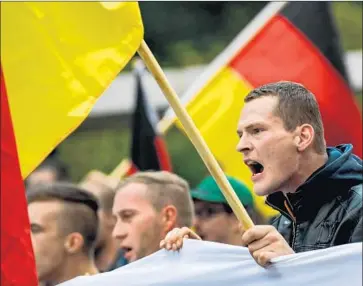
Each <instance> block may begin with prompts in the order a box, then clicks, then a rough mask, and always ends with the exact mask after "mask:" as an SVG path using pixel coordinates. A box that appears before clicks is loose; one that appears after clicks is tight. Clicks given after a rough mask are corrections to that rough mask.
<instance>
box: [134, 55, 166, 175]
mask: <svg viewBox="0 0 363 286" xmlns="http://www.w3.org/2000/svg"><path fill="white" fill-rule="evenodd" d="M146 72H147V71H146V68H145V66H144V64H143V62H142V61H141V60H138V61H136V62H135V70H134V73H135V79H136V106H135V111H134V114H133V118H132V142H131V158H132V171H137V170H142V171H143V170H164V171H171V169H172V167H171V161H170V158H169V154H168V149H167V147H166V144H165V141H164V139H163V138H162V135H161V134H160V132H159V131H158V129H157V123H158V121H159V119H158V115H157V113H156V111H155V110H154V109H153V107H152V106H151V105H150V103H149V98H148V94H147V90H146V89H145V88H144V84H143V78H144V75H145V73H146ZM129 173H130V172H129ZM131 173H132V172H131Z"/></svg>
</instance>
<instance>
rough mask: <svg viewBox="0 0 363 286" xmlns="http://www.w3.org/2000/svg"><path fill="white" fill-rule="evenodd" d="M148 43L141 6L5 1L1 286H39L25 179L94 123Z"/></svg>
mask: <svg viewBox="0 0 363 286" xmlns="http://www.w3.org/2000/svg"><path fill="white" fill-rule="evenodd" d="M142 38H143V24H142V21H141V15H140V11H139V7H138V4H137V3H131V2H130V3H119V2H118V3H115V2H111V3H107V2H105V3H102V2H101V3H100V2H88V3H86V2H82V3H81V2H2V3H1V285H4V286H10V285H16V286H22V285H24V286H35V285H38V282H37V281H36V280H37V279H36V274H35V266H34V258H33V253H32V248H31V242H30V236H29V233H30V229H29V219H28V216H27V204H26V199H25V190H24V184H23V179H24V178H26V177H27V175H28V174H29V173H30V172H31V171H32V170H33V169H34V168H35V167H36V166H37V165H38V164H39V163H40V162H41V161H42V160H43V159H44V158H45V157H46V156H47V155H48V154H49V153H50V152H51V151H52V150H53V149H54V147H56V146H57V145H58V144H59V143H60V142H61V141H62V140H63V139H65V138H66V137H67V136H68V135H69V134H70V133H71V132H72V131H73V130H74V129H76V128H77V127H78V126H79V125H80V124H81V122H82V121H83V120H84V119H85V118H86V117H87V115H88V114H89V112H90V110H91V108H92V106H93V104H94V103H95V102H96V100H97V98H98V97H99V96H100V95H101V94H102V93H103V91H104V90H105V89H106V88H107V87H108V85H109V84H110V83H111V82H112V80H113V79H114V78H115V77H116V75H117V74H118V73H119V72H120V71H121V69H122V68H123V67H124V66H125V65H126V64H127V62H128V61H129V60H130V58H131V57H132V56H133V54H134V53H135V52H136V50H137V48H138V47H139V45H140V43H141V40H142Z"/></svg>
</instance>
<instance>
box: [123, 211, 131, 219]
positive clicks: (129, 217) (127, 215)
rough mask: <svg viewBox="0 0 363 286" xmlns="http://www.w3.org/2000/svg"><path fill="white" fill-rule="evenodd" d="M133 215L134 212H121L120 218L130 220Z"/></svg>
mask: <svg viewBox="0 0 363 286" xmlns="http://www.w3.org/2000/svg"><path fill="white" fill-rule="evenodd" d="M133 216H134V213H129V212H128V213H123V214H122V216H121V218H122V220H130V219H132V217H133Z"/></svg>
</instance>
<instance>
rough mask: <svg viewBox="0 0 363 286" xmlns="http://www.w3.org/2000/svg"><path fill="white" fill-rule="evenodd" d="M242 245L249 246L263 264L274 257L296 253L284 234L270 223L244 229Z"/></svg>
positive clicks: (253, 254) (258, 261) (257, 260)
mask: <svg viewBox="0 0 363 286" xmlns="http://www.w3.org/2000/svg"><path fill="white" fill-rule="evenodd" d="M242 245H243V246H246V247H248V250H249V251H250V253H251V255H252V256H253V258H254V259H255V260H256V262H257V263H258V264H260V265H261V266H266V265H267V264H268V263H269V262H270V261H271V259H272V258H275V257H279V256H283V255H288V254H293V253H294V251H293V250H292V248H291V247H290V246H289V244H288V243H287V242H286V240H285V239H284V238H283V237H282V235H281V234H280V233H279V232H278V231H277V230H276V228H274V227H273V226H270V225H256V226H253V227H251V228H250V229H248V230H246V231H242Z"/></svg>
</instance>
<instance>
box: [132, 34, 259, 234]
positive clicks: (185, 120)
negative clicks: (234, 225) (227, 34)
mask: <svg viewBox="0 0 363 286" xmlns="http://www.w3.org/2000/svg"><path fill="white" fill-rule="evenodd" d="M138 54H139V55H140V57H141V58H142V60H143V61H144V63H145V65H146V67H147V68H148V70H149V71H150V73H151V74H152V75H153V76H154V78H155V80H156V82H157V83H158V85H159V86H160V88H161V90H162V91H163V93H164V95H165V97H166V99H167V100H168V102H169V104H170V106H171V107H172V108H173V110H174V112H175V114H176V115H177V117H178V119H179V120H180V122H181V124H182V125H183V127H184V129H185V132H186V134H187V135H188V137H189V139H190V141H191V142H192V143H193V145H194V147H195V148H196V149H197V151H198V153H199V155H200V157H201V158H202V160H203V162H204V164H205V165H206V166H207V168H208V170H209V172H210V173H211V175H212V176H213V177H214V179H215V180H216V182H217V184H218V186H219V187H220V189H221V190H222V192H223V195H224V196H225V198H226V200H227V202H228V203H229V205H230V207H231V208H232V210H233V212H234V214H235V215H236V217H237V218H238V220H239V221H240V223H241V224H242V226H243V227H244V229H248V228H250V227H252V226H253V225H254V224H253V222H252V220H251V218H250V217H249V215H248V213H247V211H246V210H245V208H244V207H243V205H242V203H241V202H240V200H239V199H238V197H237V195H236V193H235V192H234V190H233V189H232V187H231V185H230V183H229V182H228V180H227V178H226V176H225V174H224V173H223V171H222V169H221V168H220V166H219V165H218V163H217V160H216V159H215V158H214V156H213V155H212V152H211V151H210V150H209V148H208V146H207V144H206V143H205V141H204V139H203V137H202V136H201V135H200V133H199V131H198V129H197V127H196V126H195V124H194V122H193V121H192V119H191V117H190V116H189V114H188V113H187V111H186V110H185V108H184V107H183V105H182V103H181V102H180V99H179V97H178V96H177V94H176V92H175V91H174V89H173V88H172V87H171V85H170V84H169V82H168V79H167V78H166V76H165V74H164V72H163V70H162V69H161V67H160V65H159V63H158V62H157V60H156V59H155V57H154V55H153V54H152V52H151V51H150V49H149V47H148V46H147V44H146V42H145V41H144V40H143V41H142V42H141V45H140V47H139V49H138Z"/></svg>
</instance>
